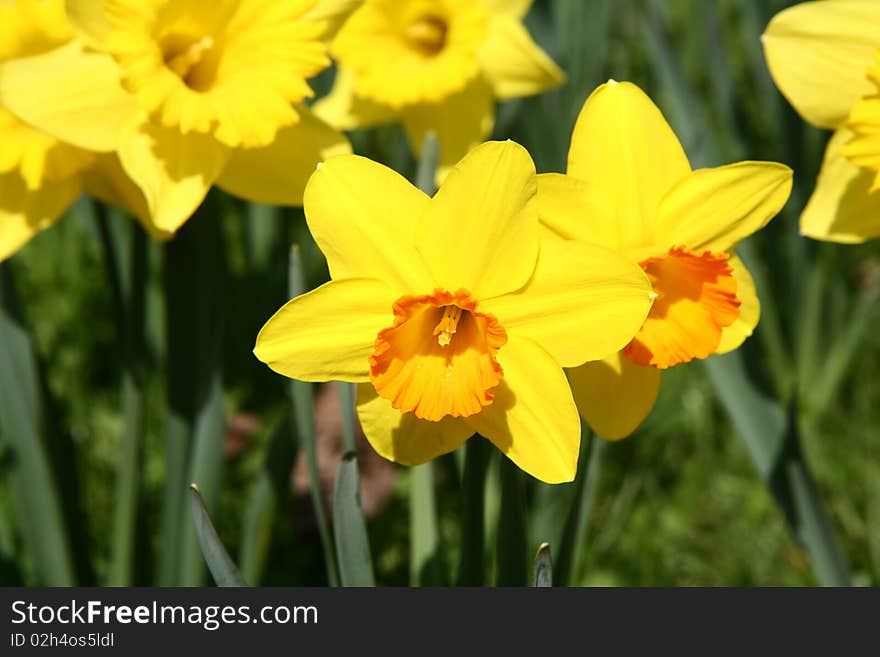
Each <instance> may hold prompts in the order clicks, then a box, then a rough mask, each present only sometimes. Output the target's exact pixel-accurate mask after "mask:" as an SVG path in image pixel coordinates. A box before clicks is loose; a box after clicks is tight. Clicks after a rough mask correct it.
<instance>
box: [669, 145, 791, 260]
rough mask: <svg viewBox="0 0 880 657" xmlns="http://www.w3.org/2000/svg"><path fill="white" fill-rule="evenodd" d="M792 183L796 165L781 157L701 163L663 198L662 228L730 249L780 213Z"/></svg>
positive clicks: (679, 240) (697, 243)
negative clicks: (703, 165) (705, 165)
mask: <svg viewBox="0 0 880 657" xmlns="http://www.w3.org/2000/svg"><path fill="white" fill-rule="evenodd" d="M791 184H792V173H791V169H789V168H788V167H787V166H785V165H784V164H777V163H776V162H737V163H736V164H728V165H727V166H723V167H717V168H714V169H698V170H696V171H694V172H693V173H691V174H690V175H689V176H687V177H685V178H683V179H682V180H680V181H679V182H678V184H676V185H675V186H674V187H673V188H672V189H671V190H670V191H669V193H668V194H667V195H666V196H665V197H664V198H663V200H662V201H661V203H660V215H659V217H658V233H659V234H661V235H663V236H664V239H665V240H667V241H668V243H669V244H670V245H673V244H674V245H675V246H684V247H687V248H688V249H690V250H692V251H703V250H706V251H714V252H716V253H726V252H729V251H731V250H732V249H733V247H734V246H736V244H737V243H738V242H739V241H740V240H742V239H744V238H746V237H748V236H749V235H751V234H752V233H754V232H755V231H757V230H760V229H761V228H763V227H764V226H765V225H766V224H767V222H768V221H770V219H772V218H773V217H775V216H776V215H777V213H779V211H780V210H781V209H782V207H783V206H784V205H785V202H786V201H787V200H788V196H789V194H791Z"/></svg>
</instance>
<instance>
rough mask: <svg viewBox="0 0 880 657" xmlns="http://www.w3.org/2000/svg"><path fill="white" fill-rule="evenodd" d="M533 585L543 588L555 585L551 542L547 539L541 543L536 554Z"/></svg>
mask: <svg viewBox="0 0 880 657" xmlns="http://www.w3.org/2000/svg"><path fill="white" fill-rule="evenodd" d="M532 586H533V587H541V588H544V587H550V586H553V561H552V559H551V558H550V544H549V543H548V542H546V541H544V542H543V543H541V545H540V547H538V552H537V554H535V569H534V574H533V575H532Z"/></svg>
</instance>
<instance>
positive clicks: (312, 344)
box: [254, 278, 394, 382]
mask: <svg viewBox="0 0 880 657" xmlns="http://www.w3.org/2000/svg"><path fill="white" fill-rule="evenodd" d="M393 301H394V291H393V290H391V288H389V287H388V286H387V285H386V284H385V283H383V282H382V281H377V280H373V279H369V278H349V279H345V280H341V281H330V282H329V283H325V284H324V285H322V286H321V287H319V288H317V289H316V290H312V291H311V292H308V293H306V294H303V295H301V296H298V297H296V298H295V299H291V300H290V301H288V302H287V303H286V304H284V305H283V306H282V307H281V309H280V310H279V311H278V312H276V313H275V314H274V315H273V316H272V317H271V318H270V319H269V321H268V322H266V324H265V326H263V328H262V329H261V330H260V333H259V335H258V336H257V344H256V347H254V355H255V356H256V357H257V358H259V359H260V360H261V361H263V362H264V363H266V365H268V366H269V367H271V368H272V369H273V370H275V371H276V372H278V373H279V374H283V375H284V376H287V377H290V378H292V379H300V380H301V381H332V380H336V381H356V382H361V381H368V380H369V374H368V373H369V369H370V363H369V357H370V354H371V353H372V352H373V346H374V343H375V342H376V335H377V334H378V333H379V331H381V330H382V329H383V328H385V327H386V326H390V324H391V322H392V321H393V319H394V316H393V315H392V312H391V304H392V303H393Z"/></svg>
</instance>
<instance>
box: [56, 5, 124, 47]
mask: <svg viewBox="0 0 880 657" xmlns="http://www.w3.org/2000/svg"><path fill="white" fill-rule="evenodd" d="M64 10H65V12H66V13H67V19H68V20H69V21H70V24H71V25H73V28H74V29H75V30H76V31H77V34H78V35H79V36H80V38H82V39H84V40H85V41H86V42H87V43H88V44H89V45H90V46H99V45H100V44H101V43H102V42H103V41H104V39H105V38H106V37H107V35H108V34H110V32H112V31H113V26H112V25H111V24H110V21H109V20H107V15H106V13H105V12H104V2H103V1H102V0H98V1H96V0H65V2H64Z"/></svg>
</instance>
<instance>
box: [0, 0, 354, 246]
mask: <svg viewBox="0 0 880 657" xmlns="http://www.w3.org/2000/svg"><path fill="white" fill-rule="evenodd" d="M346 4H348V5H350V4H351V3H344V2H340V0H333V1H332V2H329V3H327V2H325V3H321V4H319V5H316V4H315V2H314V0H291V1H289V2H275V1H273V0H218V1H217V2H201V1H196V0H180V1H178V0H103V1H101V0H68V2H67V11H68V16H69V18H70V20H71V22H72V24H73V26H74V28H75V32H76V38H74V39H73V40H71V41H69V42H67V43H65V44H64V45H62V46H60V47H59V48H56V49H54V50H52V51H50V52H47V53H44V54H41V55H37V56H34V57H28V58H24V59H17V60H13V61H10V62H7V63H6V64H5V65H4V66H3V69H2V71H0V96H2V98H3V102H4V105H5V106H6V107H8V108H9V109H10V110H11V111H12V112H13V113H14V114H15V115H16V116H17V117H18V118H19V119H20V120H23V121H25V122H26V123H28V124H30V125H32V126H33V127H35V128H37V129H39V130H41V131H43V132H45V133H48V134H50V135H52V136H53V137H55V138H56V139H58V140H60V141H62V142H64V143H67V144H71V145H74V146H77V147H79V148H82V149H86V150H89V151H93V152H97V153H116V154H117V155H118V157H119V160H120V162H121V164H122V167H123V169H124V170H125V172H126V174H127V175H128V176H129V177H130V178H131V179H132V180H133V181H134V182H135V183H136V184H137V186H138V188H139V189H140V190H141V192H142V193H143V196H144V199H145V202H146V206H147V208H148V211H149V216H150V219H151V221H152V223H153V225H154V226H155V229H156V231H157V232H158V233H161V234H163V235H165V236H166V237H167V236H170V235H171V234H173V233H174V232H175V231H176V230H177V229H178V228H179V227H180V226H181V225H182V224H183V222H184V221H186V219H187V218H188V217H189V216H190V215H191V214H192V212H193V211H194V210H195V209H196V207H198V205H199V204H200V203H201V201H202V200H203V199H204V197H205V195H206V194H207V192H208V189H209V188H210V187H211V185H213V184H216V185H218V186H219V187H221V188H223V189H225V190H226V191H228V192H230V193H232V194H235V195H237V196H241V197H244V198H246V199H249V200H253V201H257V202H262V203H271V204H278V205H299V204H301V202H302V191H303V188H304V185H305V181H306V179H307V178H308V175H309V174H310V173H311V171H312V170H313V169H314V166H315V163H316V162H318V161H320V160H321V159H323V158H325V157H328V156H330V155H332V154H336V153H344V152H350V147H349V144H348V142H347V141H346V140H345V138H344V137H342V136H341V135H339V134H338V133H337V132H336V131H334V130H333V129H331V128H330V127H329V126H327V125H326V124H324V123H323V122H322V121H320V120H318V119H317V118H315V117H314V116H313V115H312V113H311V112H310V111H309V110H308V108H306V106H305V105H304V104H303V101H304V100H305V99H307V98H309V97H311V96H312V95H313V94H312V91H311V89H310V88H309V85H308V84H307V82H306V79H307V78H309V77H310V76H312V75H314V74H316V73H318V72H319V71H320V70H322V69H323V68H325V67H326V66H327V65H329V60H328V59H327V56H326V54H325V48H326V47H325V45H324V42H323V40H322V39H323V36H324V33H325V30H326V25H325V24H324V23H323V22H322V21H320V20H313V19H312V18H310V15H311V16H317V17H319V18H320V17H321V13H320V11H319V10H327V11H325V12H324V13H325V14H326V15H328V16H329V15H334V12H335V11H336V9H338V8H339V7H340V6H342V5H346ZM315 12H318V13H315Z"/></svg>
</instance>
